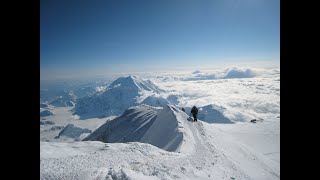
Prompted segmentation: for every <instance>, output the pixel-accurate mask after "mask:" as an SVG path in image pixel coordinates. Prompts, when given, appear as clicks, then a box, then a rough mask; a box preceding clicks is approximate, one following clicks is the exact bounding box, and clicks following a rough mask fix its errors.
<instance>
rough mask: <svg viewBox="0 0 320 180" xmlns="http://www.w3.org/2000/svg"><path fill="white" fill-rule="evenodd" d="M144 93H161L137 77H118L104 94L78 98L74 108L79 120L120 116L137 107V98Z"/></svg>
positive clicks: (151, 84) (157, 88) (155, 87)
mask: <svg viewBox="0 0 320 180" xmlns="http://www.w3.org/2000/svg"><path fill="white" fill-rule="evenodd" d="M145 92H148V93H149V94H150V95H152V94H154V93H160V92H163V90H162V89H160V88H159V87H157V86H156V85H155V84H154V83H153V82H151V81H149V80H143V79H141V78H140V77H137V76H128V77H120V78H118V79H116V80H115V81H113V82H112V83H111V84H110V85H109V86H108V87H107V89H106V90H105V91H104V92H101V93H96V94H95V95H93V96H88V97H84V98H80V99H79V100H78V101H77V104H76V106H75V108H74V111H75V113H74V114H76V115H79V116H80V118H81V119H87V118H92V117H104V116H110V115H116V116H117V115H120V114H122V113H123V112H124V111H125V110H126V109H127V108H129V107H131V106H135V105H138V104H139V102H138V101H137V98H139V97H141V96H142V95H143V94H144V93H145Z"/></svg>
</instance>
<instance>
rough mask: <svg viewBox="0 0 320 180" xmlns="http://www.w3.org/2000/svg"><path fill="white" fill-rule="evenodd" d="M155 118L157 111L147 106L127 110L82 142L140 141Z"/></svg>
mask: <svg viewBox="0 0 320 180" xmlns="http://www.w3.org/2000/svg"><path fill="white" fill-rule="evenodd" d="M156 117H157V110H156V109H154V108H151V107H147V106H135V107H130V108H128V109H127V110H126V111H125V112H124V113H123V114H122V115H121V116H119V117H117V118H115V119H113V120H111V121H108V122H106V123H105V124H104V125H102V126H100V127H99V128H98V129H97V130H96V131H94V132H93V133H91V134H90V135H89V136H88V137H86V138H85V139H84V141H102V142H110V143H115V142H132V141H140V140H141V138H142V137H143V135H144V134H145V133H146V131H147V130H148V129H149V127H150V126H151V125H152V123H153V122H154V120H155V119H156Z"/></svg>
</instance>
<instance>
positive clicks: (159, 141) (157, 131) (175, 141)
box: [141, 105, 194, 152]
mask: <svg viewBox="0 0 320 180" xmlns="http://www.w3.org/2000/svg"><path fill="white" fill-rule="evenodd" d="M187 119H188V116H187V114H185V113H184V112H182V111H180V110H179V109H178V108H177V107H175V106H172V105H167V106H165V107H164V108H163V109H162V110H161V111H160V112H159V113H158V116H157V119H156V120H155V122H154V123H153V124H152V126H151V127H150V128H149V130H148V131H147V132H146V134H145V135H144V136H143V137H142V139H141V142H144V143H149V144H152V145H154V146H157V147H159V148H161V149H164V150H167V151H175V152H185V151H192V150H193V145H194V137H193V136H192V134H191V130H190V127H189V125H188V122H187Z"/></svg>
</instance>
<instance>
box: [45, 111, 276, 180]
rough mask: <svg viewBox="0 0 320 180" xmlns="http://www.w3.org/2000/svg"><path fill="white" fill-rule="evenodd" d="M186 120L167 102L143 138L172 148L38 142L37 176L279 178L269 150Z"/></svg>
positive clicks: (182, 113)
mask: <svg viewBox="0 0 320 180" xmlns="http://www.w3.org/2000/svg"><path fill="white" fill-rule="evenodd" d="M141 112H143V111H141ZM141 112H140V113H141ZM187 119H188V116H187V114H185V113H184V112H182V111H180V110H179V109H178V108H176V107H175V106H171V105H169V106H166V107H165V108H163V110H161V111H160V112H159V113H158V115H157V118H156V120H155V121H154V123H153V124H152V125H151V126H150V128H149V130H148V131H147V132H146V133H145V135H144V136H143V137H142V139H141V141H144V142H148V143H154V145H156V146H159V147H161V148H163V149H166V150H169V151H173V152H169V151H164V150H163V149H160V148H158V147H156V146H152V145H150V144H145V143H140V142H128V143H102V142H98V141H83V142H72V143H61V142H59V143H58V142H40V145H41V152H40V158H41V161H40V176H41V179H280V168H279V163H277V162H275V161H274V160H272V159H271V158H269V156H268V155H265V154H262V153H261V152H260V151H258V150H257V149H254V148H251V147H250V146H248V144H246V143H243V142H241V141H239V142H236V140H235V137H234V136H231V135H230V134H228V133H227V131H223V130H221V128H220V127H216V126H214V124H208V123H206V122H201V121H198V122H191V121H188V120H187ZM224 125H228V126H231V125H232V124H224ZM251 125H254V124H251ZM251 132H252V131H251ZM181 136H182V138H180V137H181ZM184 140H185V141H184Z"/></svg>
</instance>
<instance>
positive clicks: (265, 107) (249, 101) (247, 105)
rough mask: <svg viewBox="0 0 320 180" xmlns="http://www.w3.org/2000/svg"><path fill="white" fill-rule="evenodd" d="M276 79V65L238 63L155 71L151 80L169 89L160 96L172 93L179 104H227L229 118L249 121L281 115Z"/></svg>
mask: <svg viewBox="0 0 320 180" xmlns="http://www.w3.org/2000/svg"><path fill="white" fill-rule="evenodd" d="M164 77H165V78H166V79H164ZM233 77H239V78H233ZM240 77H242V78H241V79H240ZM245 77H246V78H245ZM249 77H250V78H249ZM279 79H280V70H279V69H278V68H276V69H263V68H238V67H237V68H227V69H222V70H221V69H220V70H219V69H218V70H215V71H214V72H210V71H207V72H204V71H201V72H197V73H196V74H192V73H190V71H189V72H185V73H184V74H181V73H179V74H171V75H169V74H165V75H162V76H161V75H160V74H158V77H157V78H153V79H152V80H153V81H155V83H156V84H157V85H159V86H160V87H161V88H163V89H165V90H168V92H166V93H164V94H162V95H161V96H162V97H169V96H170V95H171V96H170V98H171V99H176V102H177V103H178V105H179V106H181V107H192V106H193V105H196V106H198V107H202V106H206V105H209V104H213V105H217V106H222V107H224V108H226V110H225V111H224V112H223V113H224V115H225V116H226V117H227V118H229V119H231V120H234V121H249V120H251V119H254V118H263V119H272V118H276V117H277V116H279V115H280V81H279Z"/></svg>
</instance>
